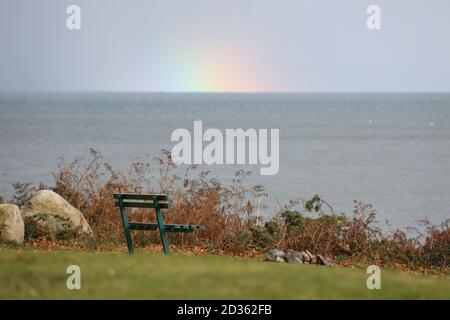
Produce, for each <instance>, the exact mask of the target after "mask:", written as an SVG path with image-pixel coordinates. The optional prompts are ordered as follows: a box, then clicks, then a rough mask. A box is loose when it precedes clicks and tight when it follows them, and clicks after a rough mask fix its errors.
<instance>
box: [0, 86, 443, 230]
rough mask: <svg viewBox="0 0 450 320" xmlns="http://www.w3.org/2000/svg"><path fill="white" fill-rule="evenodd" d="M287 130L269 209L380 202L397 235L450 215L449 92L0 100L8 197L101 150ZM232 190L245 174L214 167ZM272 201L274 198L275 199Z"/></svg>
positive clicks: (1, 166) (7, 96) (119, 155)
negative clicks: (301, 203) (200, 131)
mask: <svg viewBox="0 0 450 320" xmlns="http://www.w3.org/2000/svg"><path fill="white" fill-rule="evenodd" d="M194 120H202V121H203V126H204V129H207V128H218V129H223V130H224V129H225V128H244V129H247V128H255V129H259V128H278V129H280V170H279V173H278V174H277V175H275V176H260V175H259V167H258V166H251V167H247V168H250V169H252V170H253V172H254V174H253V176H252V178H250V180H249V181H248V182H249V183H250V184H263V185H264V186H265V187H266V189H267V190H268V191H269V193H270V195H271V200H270V201H272V202H273V201H276V200H277V201H279V202H280V203H285V202H286V201H288V200H289V199H293V198H296V197H299V196H302V197H305V198H307V197H310V196H312V195H313V194H315V193H318V194H320V195H322V196H323V197H325V198H326V199H327V200H328V202H330V203H331V204H332V205H333V206H334V208H335V210H336V211H344V212H348V213H351V211H352V206H353V200H354V199H357V200H360V201H363V202H370V203H372V204H374V206H375V208H376V209H377V210H378V217H379V221H380V222H384V220H385V219H388V220H389V221H390V223H391V224H393V225H394V226H407V225H411V224H414V222H415V221H416V220H417V219H422V218H428V219H430V220H431V221H432V222H435V223H439V222H442V221H444V220H445V219H447V218H449V217H450V164H449V160H450V95H449V94H194V93H186V94H182V93H173V94H171V93H160V94H158V93H39V94H34V93H33V94H31V93H25V94H21V93H2V94H0V194H1V195H3V196H6V198H9V197H10V196H11V194H12V192H13V189H12V187H11V184H12V183H14V182H18V181H21V182H24V181H30V182H38V181H42V182H44V183H50V182H51V175H50V172H52V171H54V170H55V169H56V163H57V159H58V157H59V156H63V157H64V158H66V159H73V158H75V157H78V156H80V155H83V154H85V153H86V151H87V149H88V148H90V147H93V148H95V149H97V150H99V151H101V152H102V153H103V155H104V156H105V160H106V161H108V162H110V163H111V164H112V165H113V166H114V167H115V168H118V169H124V170H125V169H127V168H129V166H130V164H131V162H132V161H133V160H134V159H135V158H136V157H140V156H145V155H147V154H150V155H151V156H156V155H159V154H160V150H161V149H163V148H165V149H170V148H171V145H172V144H171V142H170V135H171V133H172V131H173V130H174V129H176V128H187V129H189V130H192V128H193V121H194ZM208 169H211V170H212V172H213V173H214V174H216V175H218V176H219V177H220V178H222V179H223V180H224V181H230V177H231V176H232V173H233V172H234V171H235V170H236V169H238V166H212V167H210V168H208ZM264 201H265V202H266V203H268V202H269V201H268V200H264Z"/></svg>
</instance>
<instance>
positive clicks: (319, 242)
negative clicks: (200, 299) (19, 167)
mask: <svg viewBox="0 0 450 320" xmlns="http://www.w3.org/2000/svg"><path fill="white" fill-rule="evenodd" d="M248 175H250V172H245V171H242V170H240V171H237V172H236V173H235V175H234V177H233V180H232V183H231V184H230V185H225V184H224V183H222V182H221V181H219V180H218V179H217V178H215V177H212V176H211V175H210V173H209V172H208V171H199V170H198V168H197V167H196V166H190V167H187V168H185V169H184V170H181V168H178V167H177V166H176V165H175V164H174V163H173V162H172V160H171V158H170V153H169V152H168V151H163V152H162V155H161V157H157V158H154V159H150V160H149V161H142V160H136V161H135V162H134V163H133V164H132V166H131V168H130V170H129V171H128V172H119V171H116V170H114V169H113V168H112V167H111V166H110V165H109V164H108V163H106V162H104V160H103V157H102V155H101V154H100V153H99V152H98V151H96V150H93V149H91V150H89V152H88V153H87V154H86V155H85V156H84V157H81V158H79V159H75V160H74V161H72V162H68V163H67V162H65V161H64V160H63V159H60V161H59V164H58V171H57V172H55V173H54V174H53V177H54V184H53V185H52V186H45V185H42V184H41V185H39V186H37V187H35V186H33V185H32V184H30V183H17V184H15V185H14V187H15V189H16V193H15V195H14V196H13V198H12V200H11V202H13V203H16V204H18V205H22V204H23V203H24V202H25V201H26V199H28V198H29V197H30V196H31V195H32V194H33V193H34V192H35V191H36V190H38V189H44V188H48V189H52V190H53V191H55V192H56V193H58V194H60V195H61V196H62V197H64V198H65V199H66V200H67V201H69V202H70V203H71V204H72V205H73V206H75V207H76V208H78V209H79V210H81V211H82V212H83V214H84V216H85V218H86V219H87V221H88V222H89V224H90V226H91V227H92V229H93V230H94V233H95V235H96V237H95V240H83V239H76V240H71V241H72V243H67V242H63V243H55V242H54V241H46V240H42V239H41V240H39V239H38V240H37V239H28V241H29V243H31V244H32V245H33V246H38V247H42V246H51V247H58V246H62V247H66V246H68V247H70V246H71V245H73V246H75V247H79V248H91V249H96V250H111V249H114V248H117V247H119V246H120V247H124V246H125V242H124V238H123V230H122V225H121V220H120V218H119V214H118V210H117V208H116V207H114V201H113V200H112V194H113V193H114V192H142V193H167V194H169V196H170V198H171V199H172V203H173V208H172V209H170V210H168V211H167V212H166V213H165V221H166V222H167V223H187V224H201V225H205V226H207V229H206V230H202V231H200V232H194V233H193V234H170V235H169V241H170V243H171V244H173V246H174V247H175V248H177V250H184V251H188V252H189V251H192V252H197V253H202V252H208V253H217V254H232V255H241V256H244V255H250V256H255V255H259V254H262V253H263V252H265V251H267V250H268V249H270V248H280V249H293V250H299V251H301V250H304V249H309V250H310V251H313V252H317V253H320V254H322V255H326V256H331V257H334V258H335V259H336V261H337V262H338V263H340V264H342V265H357V264H367V263H375V264H377V265H382V266H387V267H393V268H401V269H408V270H417V271H425V272H430V271H436V272H444V273H445V272H448V270H449V269H448V268H449V265H450V228H449V222H450V220H447V221H446V222H444V223H443V224H442V225H440V226H435V225H432V224H431V223H430V222H429V221H419V222H418V225H417V226H415V227H413V228H408V229H406V230H404V231H403V230H398V229H397V230H393V231H390V232H383V231H382V230H381V229H380V227H379V224H378V223H377V221H376V210H375V209H374V208H373V207H372V206H371V205H370V204H363V203H360V202H356V201H355V203H354V211H353V214H352V215H351V216H350V217H349V216H346V215H344V214H337V213H335V212H334V210H333V207H332V206H331V205H330V204H329V203H328V202H326V201H325V200H324V198H323V197H321V196H319V195H315V196H313V197H312V198H311V199H309V200H304V199H299V200H295V201H290V202H289V203H288V204H287V205H286V206H283V207H282V208H280V209H279V210H278V212H277V213H275V214H274V215H273V216H272V217H270V218H269V219H265V220H264V221H261V219H257V215H256V212H257V211H258V210H259V209H261V208H262V207H263V205H261V204H260V202H261V201H260V200H261V198H262V199H264V198H265V197H267V196H268V195H267V193H266V192H265V191H264V188H263V187H262V186H259V185H257V186H253V187H248V186H247V185H246V178H247V176H248ZM130 214H131V216H132V217H133V220H137V221H154V213H153V212H146V211H143V210H136V209H135V210H134V211H132V212H130ZM133 237H134V241H135V243H136V245H137V246H138V247H139V246H146V247H155V246H158V243H159V239H158V235H157V233H156V232H139V233H135V234H134V235H133Z"/></svg>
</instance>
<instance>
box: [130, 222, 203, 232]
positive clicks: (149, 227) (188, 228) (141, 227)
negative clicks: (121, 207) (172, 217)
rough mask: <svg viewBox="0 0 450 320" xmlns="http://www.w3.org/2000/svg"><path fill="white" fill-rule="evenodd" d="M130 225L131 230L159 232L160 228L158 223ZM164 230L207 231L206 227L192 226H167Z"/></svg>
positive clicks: (135, 223) (131, 223) (132, 223)
mask: <svg viewBox="0 0 450 320" xmlns="http://www.w3.org/2000/svg"><path fill="white" fill-rule="evenodd" d="M129 225H130V229H131V230H157V229H158V228H159V225H158V224H157V223H140V222H130V223H129ZM164 228H165V229H166V231H171V232H192V231H194V230H196V229H205V226H198V225H192V224H165V225H164Z"/></svg>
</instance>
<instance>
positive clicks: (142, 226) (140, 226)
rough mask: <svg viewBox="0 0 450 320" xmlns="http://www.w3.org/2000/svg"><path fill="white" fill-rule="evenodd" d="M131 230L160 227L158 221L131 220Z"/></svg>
mask: <svg viewBox="0 0 450 320" xmlns="http://www.w3.org/2000/svg"><path fill="white" fill-rule="evenodd" d="M130 229H131V230H156V229H158V224H157V223H139V222H130Z"/></svg>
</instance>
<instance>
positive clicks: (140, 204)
mask: <svg viewBox="0 0 450 320" xmlns="http://www.w3.org/2000/svg"><path fill="white" fill-rule="evenodd" d="M114 204H115V206H116V207H120V206H121V205H122V206H123V207H125V208H161V209H169V208H170V204H169V203H167V202H135V201H122V202H120V201H117V202H115V203H114Z"/></svg>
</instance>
